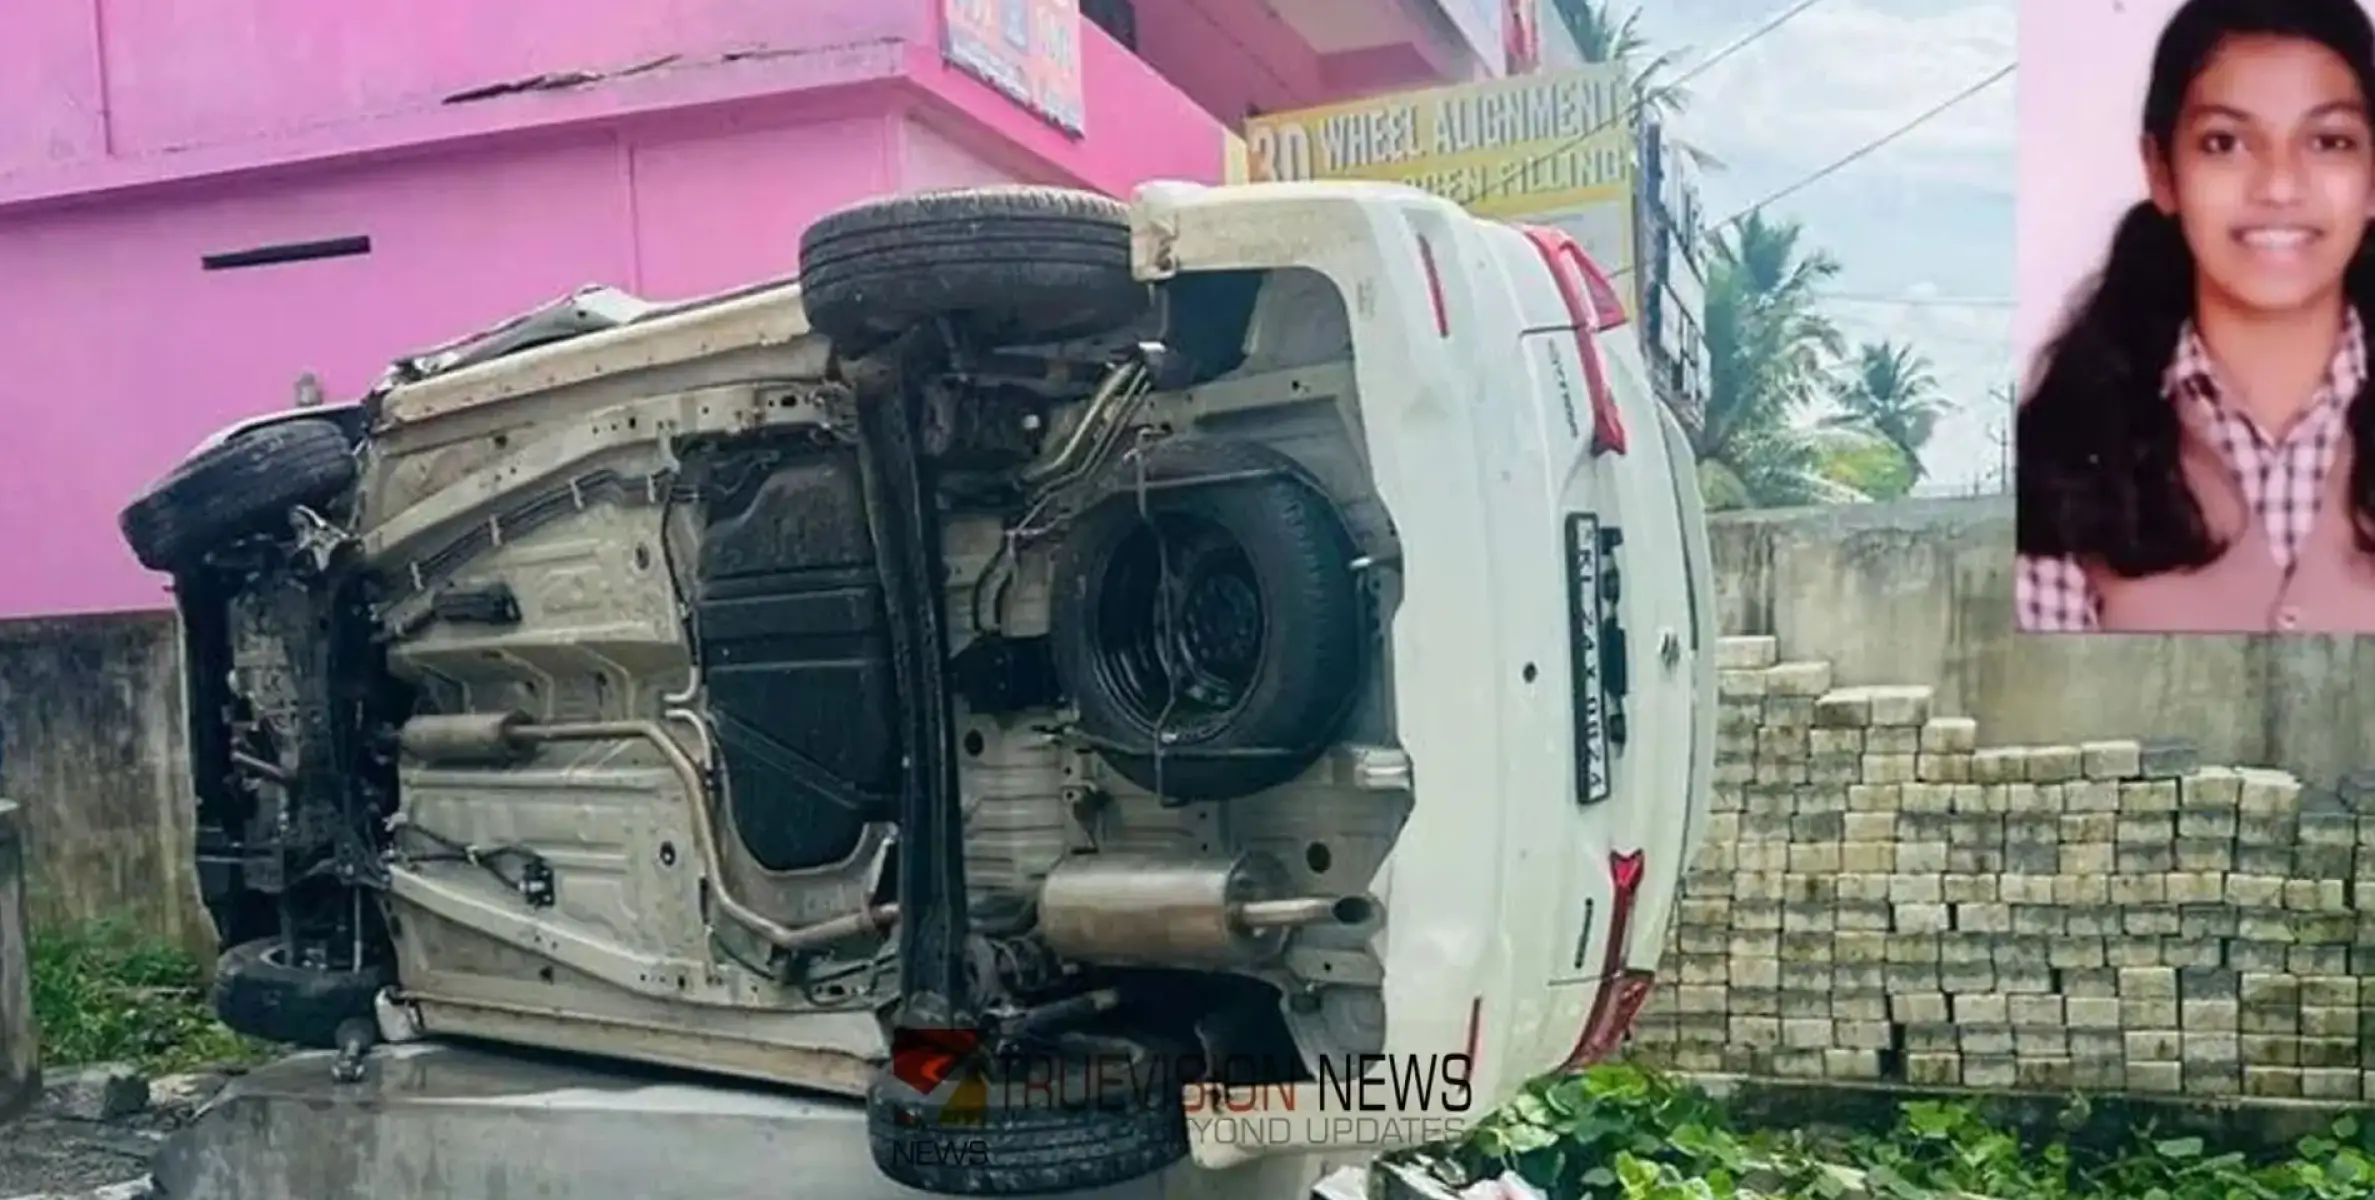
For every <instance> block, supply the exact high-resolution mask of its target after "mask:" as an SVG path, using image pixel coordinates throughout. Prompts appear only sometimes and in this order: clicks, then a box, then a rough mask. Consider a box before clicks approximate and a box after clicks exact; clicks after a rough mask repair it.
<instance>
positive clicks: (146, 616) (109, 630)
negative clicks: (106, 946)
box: [0, 612, 214, 954]
mask: <svg viewBox="0 0 2375 1200" xmlns="http://www.w3.org/2000/svg"><path fill="white" fill-rule="evenodd" d="M174 630H175V622H174V617H173V614H172V613H170V612H149V613H123V614H111V615H106V616H81V617H54V618H48V617H45V618H37V619H33V620H19V621H0V795H5V796H7V797H8V798H9V799H11V800H13V801H15V802H17V803H18V804H19V805H20V806H22V809H23V812H22V818H23V823H24V830H23V832H24V842H25V850H24V853H25V867H26V872H25V876H26V877H25V891H26V897H27V904H28V906H29V908H30V909H31V916H32V920H33V924H34V925H35V927H37V928H38V927H41V926H43V925H46V924H50V923H53V922H66V921H83V920H92V919H101V918H105V919H112V920H118V921H122V922H123V923H125V924H127V925H129V926H131V927H133V928H135V929H138V930H140V931H142V932H145V933H149V934H152V935H156V936H160V937H165V938H169V939H172V940H174V941H176V942H179V943H181V944H184V945H187V946H189V947H190V948H192V949H193V950H197V951H201V952H206V953H209V954H210V953H211V951H212V949H213V945H214V933H213V927H212V923H211V922H210V921H209V920H208V919H207V917H206V912H205V909H204V908H203V907H202V906H201V905H200V904H199V901H198V894H197V878H196V874H195V869H194V866H193V864H192V861H191V857H192V854H193V849H192V837H193V833H194V815H195V814H194V812H193V810H192V806H191V801H190V788H189V782H188V777H189V766H188V756H187V754H186V752H185V750H184V748H183V747H184V735H183V728H184V726H183V721H182V692H181V665H180V652H179V649H178V647H177V645H176V642H175V634H174Z"/></svg>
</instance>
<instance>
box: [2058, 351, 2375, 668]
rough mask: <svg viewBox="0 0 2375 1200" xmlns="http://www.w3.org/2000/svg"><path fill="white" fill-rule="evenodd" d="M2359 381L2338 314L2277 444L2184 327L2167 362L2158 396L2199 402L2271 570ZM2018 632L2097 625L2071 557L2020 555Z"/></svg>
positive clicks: (2325, 468)
mask: <svg viewBox="0 0 2375 1200" xmlns="http://www.w3.org/2000/svg"><path fill="white" fill-rule="evenodd" d="M2366 378H2367V344H2366V337H2365V333H2364V330H2363V327H2362V326H2361V324H2360V321H2359V315H2358V313H2357V312H2356V311H2355V310H2352V309H2348V308H2345V309H2344V310H2343V325H2342V337H2341V340H2340V342H2339V343H2338V344H2337V345H2336V346H2335V348H2334V361H2333V363H2332V364H2331V365H2330V366H2328V367H2327V369H2326V378H2325V382H2324V383H2323V384H2322V385H2320V386H2319V388H2318V390H2317V395H2316V396H2315V397H2314V398H2312V399H2311V401H2310V406H2309V410H2308V411H2307V412H2306V413H2304V414H2303V415H2302V417H2301V419H2300V420H2298V421H2296V422H2294V423H2293V427H2292V429H2291V430H2289V431H2288V432H2286V434H2285V435H2284V438H2283V439H2282V440H2281V441H2279V440H2276V439H2273V438H2270V437H2269V436H2268V435H2267V434H2266V433H2265V432H2263V431H2262V430H2261V429H2260V427H2259V423H2258V422H2256V421H2254V420H2252V419H2251V417H2250V416H2249V415H2247V414H2245V413H2244V412H2243V411H2242V410H2240V409H2238V408H2236V407H2234V406H2233V405H2231V404H2230V403H2228V400H2227V394H2226V387H2225V385H2224V384H2222V383H2220V382H2219V379H2218V372H2217V370H2216V368H2215V367H2214V366H2213V365H2212V363H2211V361H2210V352H2209V350H2208V348H2207V347H2205V346H2203V344H2202V339H2201V336H2200V335H2199V334H2198V333H2196V332H2195V330H2194V328H2193V326H2192V325H2191V324H2188V325H2187V326H2186V327H2185V332H2184V334H2183V336H2181V337H2180V338H2179V339H2178V341H2177V356H2176V358H2175V359H2174V360H2173V361H2172V362H2171V363H2170V364H2169V370H2168V372H2167V374H2165V375H2164V376H2163V377H2162V384H2161V386H2162V390H2163V391H2164V392H2165V393H2166V394H2167V395H2168V396H2169V398H2170V401H2171V402H2172V403H2176V404H2195V405H2199V406H2200V407H2201V410H2202V414H2203V416H2204V417H2205V418H2206V424H2207V425H2208V426H2209V428H2210V432H2211V439H2210V440H2211V443H2212V445H2213V446H2214V447H2216V449H2217V450H2218V453H2219V456H2220V457H2221V458H2223V459H2225V460H2226V464H2227V466H2228V467H2230V468H2232V469H2233V470H2234V472H2235V482H2236V483H2237V484H2238V485H2240V486H2241V488H2242V490H2243V502H2244V504H2245V506H2246V507H2248V508H2249V509H2250V511H2251V512H2253V513H2255V514H2257V515H2258V517H2259V521H2260V527H2261V528H2262V529H2263V530H2265V531H2266V533H2267V537H2268V550H2269V553H2270V554H2272V555H2274V557H2275V559H2276V565H2277V566H2279V567H2282V568H2284V569H2286V570H2290V569H2291V568H2292V565H2293V559H2294V558H2295V557H2296V556H2297V555H2299V553H2300V549H2301V543H2302V541H2303V540H2304V539H2306V538H2307V537H2308V536H2309V526H2310V523H2311V522H2313V521H2315V520H2316V519H2317V506H2318V501H2319V499H2320V497H2322V496H2323V495H2324V494H2325V484H2326V475H2327V473H2328V472H2329V471H2331V470H2332V469H2333V466H2334V453H2335V451H2336V450H2338V449H2340V448H2341V445H2342V441H2343V439H2344V438H2346V437H2348V436H2349V432H2348V430H2347V429H2346V428H2345V426H2344V423H2343V417H2344V414H2345V411H2346V410H2347V409H2348V407H2349V405H2350V401H2351V400H2352V398H2353V397H2356V396H2357V395H2358V392H2359V387H2360V385H2361V384H2363V383H2364V382H2365V381H2366ZM2013 593H2014V604H2015V607H2016V608H2017V610H2018V612H2019V618H2020V628H2021V629H2023V630H2027V631H2031V632H2055V633H2076V632H2082V631H2086V630H2092V629H2095V628H2098V627H2099V626H2100V624H2101V621H2102V614H2103V600H2102V597H2101V596H2100V595H2098V594H2096V592H2095V589H2094V585H2093V584H2091V583H2089V582H2087V578H2086V572H2085V571H2084V570H2082V569H2080V567H2079V565H2078V560H2077V559H2075V558H2038V557H2034V556H2023V557H2022V558H2021V560H2020V573H2019V575H2018V577H2017V578H2016V579H2015V581H2014V585H2013Z"/></svg>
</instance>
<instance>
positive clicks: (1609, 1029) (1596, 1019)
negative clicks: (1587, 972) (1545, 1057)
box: [1566, 971, 1657, 1071]
mask: <svg viewBox="0 0 2375 1200" xmlns="http://www.w3.org/2000/svg"><path fill="white" fill-rule="evenodd" d="M1656 983H1657V974H1656V973H1655V972H1652V971H1625V972H1621V973H1619V974H1617V975H1614V976H1611V977H1610V978H1608V979H1606V980H1604V981H1603V982H1602V983H1601V984H1600V997H1599V999H1597V1000H1594V1001H1593V1002H1592V1017H1591V1020H1590V1021H1588V1022H1585V1024H1584V1027H1583V1037H1582V1039H1581V1040H1579V1041H1577V1042H1576V1043H1575V1052H1574V1053H1572V1054H1570V1055H1568V1056H1567V1066H1566V1069H1567V1070H1570V1071H1571V1070H1574V1069H1575V1068H1577V1067H1588V1066H1590V1065H1592V1064H1593V1063H1596V1062H1598V1061H1600V1060H1601V1059H1604V1058H1606V1057H1608V1056H1609V1055H1610V1054H1613V1053H1615V1052H1616V1046H1617V1043H1619V1042H1621V1041H1623V1040H1624V1036H1625V1031H1626V1030H1628V1029H1631V1028H1632V1027H1633V1018H1634V1017H1636V1016H1639V1015H1640V1013H1641V1005H1642V1003H1643V1002H1645V1001H1647V1000H1648V999H1649V991H1650V988H1651V986H1653V985H1654V984H1656Z"/></svg>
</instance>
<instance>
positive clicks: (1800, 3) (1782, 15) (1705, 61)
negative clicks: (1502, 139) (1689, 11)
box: [1478, 0, 1822, 199]
mask: <svg viewBox="0 0 2375 1200" xmlns="http://www.w3.org/2000/svg"><path fill="white" fill-rule="evenodd" d="M1820 3H1822V0H1797V2H1796V3H1794V4H1792V5H1790V6H1789V7H1788V8H1785V9H1782V10H1781V11H1780V12H1779V13H1777V14H1775V15H1774V16H1773V17H1771V18H1769V19H1767V20H1766V22H1765V23H1764V24H1762V25H1759V26H1757V27H1756V28H1754V29H1751V30H1749V31H1748V32H1747V33H1744V34H1742V35H1740V36H1739V37H1737V38H1734V39H1732V40H1731V41H1730V42H1728V43H1726V44H1725V45H1724V46H1723V47H1721V48H1720V49H1718V50H1716V51H1715V53H1713V54H1710V55H1708V56H1707V57H1705V58H1702V59H1700V60H1699V61H1698V63H1697V64H1696V65H1694V66H1692V67H1691V69H1689V70H1687V71H1684V72H1683V73H1682V74H1680V75H1677V76H1675V77H1674V78H1673V79H1671V80H1668V81H1667V82H1665V83H1664V84H1661V85H1660V86H1661V87H1662V88H1665V89H1669V90H1670V89H1673V88H1678V87H1681V86H1682V85H1683V84H1686V83H1689V82H1690V81H1691V80H1693V79H1696V78H1698V77H1699V76H1700V75H1702V74H1704V73H1706V71H1707V69H1708V68H1709V67H1712V66H1714V65H1716V64H1717V63H1720V62H1722V61H1723V60H1725V59H1727V58H1730V57H1731V56H1733V55H1735V54H1738V53H1739V52H1740V51H1741V50H1742V49H1743V48H1745V47H1747V46H1748V45H1749V44H1750V43H1752V42H1755V41H1756V40H1757V39H1759V38H1762V37H1764V36H1765V35H1766V34H1769V33H1771V32H1773V31H1774V30H1776V29H1779V28H1781V27H1782V26H1783V25H1786V24H1788V23H1789V22H1790V21H1791V20H1793V19H1795V18H1796V17H1797V15H1798V14H1799V13H1802V12H1805V11H1806V10H1807V9H1810V8H1812V7H1814V6H1815V5H1817V4H1820ZM1648 100H1649V97H1648V96H1647V95H1643V96H1642V97H1640V98H1639V99H1637V100H1635V101H1633V102H1632V103H1631V104H1628V105H1626V106H1625V107H1624V108H1623V110H1622V111H1620V112H1618V113H1617V114H1616V115H1615V116H1613V117H1610V118H1608V119H1607V120H1605V121H1602V122H1600V123H1599V124H1597V125H1594V126H1592V127H1591V128H1589V129H1586V130H1584V131H1583V132H1582V133H1579V134H1576V135H1575V136H1574V137H1573V138H1570V139H1568V140H1567V141H1564V142H1561V143H1559V144H1558V145H1556V146H1553V147H1551V148H1550V149H1548V150H1545V151H1543V152H1542V153H1540V154H1536V155H1534V156H1532V157H1530V158H1526V159H1523V160H1521V161H1519V162H1517V163H1514V164H1511V166H1510V168H1509V170H1508V171H1507V172H1505V173H1504V174H1503V175H1502V176H1501V178H1500V180H1499V181H1497V182H1495V183H1494V184H1493V185H1492V186H1491V187H1489V188H1486V189H1485V192H1484V196H1480V197H1478V199H1483V198H1485V197H1489V196H1494V195H1497V194H1499V193H1500V192H1502V191H1504V190H1506V189H1507V188H1508V187H1509V185H1510V184H1512V183H1514V182H1516V181H1517V180H1518V179H1519V178H1521V177H1523V176H1524V175H1525V173H1526V171H1527V170H1528V169H1530V168H1532V167H1533V165H1534V164H1536V163H1539V162H1546V161H1548V160H1550V159H1553V158H1556V157H1558V156H1559V155H1561V154H1565V153H1566V152H1568V151H1569V150H1573V149H1576V148H1577V147H1580V146H1582V145H1583V144H1584V143H1585V142H1588V141H1590V140H1592V139H1593V138H1595V137H1598V136H1599V135H1601V134H1602V133H1605V132H1607V131H1608V130H1610V129H1614V128H1616V127H1617V126H1618V125H1622V124H1627V123H1629V122H1631V121H1632V119H1633V116H1634V114H1636V113H1638V112H1640V111H1641V106H1642V105H1643V104H1645V103H1647V102H1648Z"/></svg>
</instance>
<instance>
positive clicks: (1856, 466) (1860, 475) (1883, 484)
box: [1822, 434, 1914, 500]
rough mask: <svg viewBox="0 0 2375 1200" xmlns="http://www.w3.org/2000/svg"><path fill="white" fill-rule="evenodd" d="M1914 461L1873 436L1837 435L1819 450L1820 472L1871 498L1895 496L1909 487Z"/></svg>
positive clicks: (1901, 493)
mask: <svg viewBox="0 0 2375 1200" xmlns="http://www.w3.org/2000/svg"><path fill="white" fill-rule="evenodd" d="M1913 472H1914V463H1913V462H1912V460H1909V459H1908V458H1907V457H1906V456H1905V452H1904V451H1902V450H1900V449H1898V448H1897V447H1896V446H1895V444H1893V443H1891V442H1888V441H1886V440H1884V439H1881V438H1877V437H1865V436H1861V435H1854V434H1847V435H1838V440H1837V441H1836V442H1835V443H1833V444H1830V445H1826V446H1824V447H1823V450H1822V476H1823V478H1825V479H1828V480H1830V481H1831V482H1833V483H1836V484H1838V485H1839V486H1841V487H1845V488H1853V489H1854V490H1855V491H1857V492H1859V493H1861V494H1863V495H1865V496H1867V497H1869V498H1871V499H1874V500H1895V499H1897V498H1898V497H1901V496H1903V495H1904V494H1905V493H1906V492H1908V491H1911V490H1912V488H1913Z"/></svg>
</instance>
